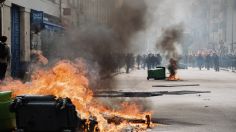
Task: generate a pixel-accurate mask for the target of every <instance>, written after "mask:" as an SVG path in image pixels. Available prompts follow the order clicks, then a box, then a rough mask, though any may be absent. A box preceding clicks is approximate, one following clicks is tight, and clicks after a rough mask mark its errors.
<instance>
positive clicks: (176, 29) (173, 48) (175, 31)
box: [156, 25, 183, 59]
mask: <svg viewBox="0 0 236 132" xmlns="http://www.w3.org/2000/svg"><path fill="white" fill-rule="evenodd" d="M182 37H183V26H182V25H176V26H173V27H169V28H167V29H165V30H163V33H162V36H161V38H160V39H159V41H158V42H157V44H156V47H157V49H159V50H160V51H161V52H162V54H163V55H164V56H165V57H166V59H170V58H173V59H179V58H180V55H181V51H180V50H179V49H181V46H182V45H181V44H182V42H181V41H182ZM178 47H180V48H178Z"/></svg>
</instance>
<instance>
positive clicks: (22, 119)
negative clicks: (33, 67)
mask: <svg viewBox="0 0 236 132" xmlns="http://www.w3.org/2000/svg"><path fill="white" fill-rule="evenodd" d="M80 70H81V69H78V68H77V66H76V65H75V64H73V63H70V62H60V63H58V64H57V65H56V66H55V67H53V68H52V69H50V70H42V71H38V72H37V74H36V75H34V77H33V79H32V82H30V83H26V84H23V83H21V82H19V81H11V82H8V83H7V85H6V86H0V89H1V90H12V91H13V97H15V100H14V103H13V104H12V107H11V110H12V111H14V112H15V113H16V121H17V129H20V130H24V129H25V131H35V130H36V131H39V132H45V131H58V130H60V131H61V130H66V131H76V130H77V129H78V128H79V129H78V130H77V131H88V132H94V131H100V132H120V131H123V130H125V129H132V131H138V132H140V131H146V130H147V129H148V128H149V127H150V126H151V125H152V123H151V119H150V117H151V113H150V112H142V111H141V110H140V109H139V107H137V105H136V104H134V103H127V102H125V103H123V104H120V105H121V106H120V108H121V109H120V110H115V109H111V108H110V107H108V106H106V105H104V104H103V103H102V102H99V101H97V100H96V99H94V98H93V91H92V90H91V89H90V88H89V81H88V79H87V78H86V76H85V75H84V73H85V72H82V71H80ZM23 95H30V96H23ZM38 95H39V96H38ZM48 95H53V96H48ZM68 97H69V98H68ZM76 112H77V114H76ZM78 124H79V125H78ZM58 127H59V128H58Z"/></svg>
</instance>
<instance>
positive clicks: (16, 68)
mask: <svg viewBox="0 0 236 132" xmlns="http://www.w3.org/2000/svg"><path fill="white" fill-rule="evenodd" d="M20 23H21V22H20V7H19V6H17V5H12V7H11V26H12V30H11V36H12V39H11V54H12V57H11V75H12V77H19V76H20V75H19V74H20V67H21V64H20Z"/></svg>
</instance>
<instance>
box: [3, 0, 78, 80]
mask: <svg viewBox="0 0 236 132" xmlns="http://www.w3.org/2000/svg"><path fill="white" fill-rule="evenodd" d="M71 1H75V0H70V1H69V2H71ZM69 2H68V0H36V1H32V0H6V1H5V2H4V3H3V4H2V6H1V9H0V10H1V14H0V18H1V22H0V24H1V30H0V31H1V34H2V35H5V36H7V37H8V41H7V44H9V46H10V48H11V54H12V57H11V71H10V72H11V75H12V76H13V77H16V78H18V77H20V76H21V73H22V72H24V69H23V68H25V65H26V64H27V63H29V62H30V60H31V50H41V48H42V45H43V43H42V31H44V32H50V33H51V32H57V31H62V30H65V29H66V28H67V25H70V26H71V25H76V23H75V22H74V20H77V19H76V17H75V16H72V14H71V13H70V14H68V13H67V14H64V10H65V9H67V10H71V8H70V6H69V4H70V3H69ZM70 12H71V11H70Z"/></svg>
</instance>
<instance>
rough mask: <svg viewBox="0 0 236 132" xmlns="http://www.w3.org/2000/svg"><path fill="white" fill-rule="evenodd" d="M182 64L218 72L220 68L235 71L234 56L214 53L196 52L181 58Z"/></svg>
mask: <svg viewBox="0 0 236 132" xmlns="http://www.w3.org/2000/svg"><path fill="white" fill-rule="evenodd" d="M182 63H184V64H185V65H187V67H198V68H199V69H200V70H202V69H203V68H205V69H207V70H210V69H214V70H215V71H217V72H219V71H220V68H227V69H232V70H236V55H232V54H227V55H222V54H217V53H216V52H212V51H211V52H201V51H200V52H199V51H198V52H196V53H191V54H189V55H185V56H183V57H182Z"/></svg>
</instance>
